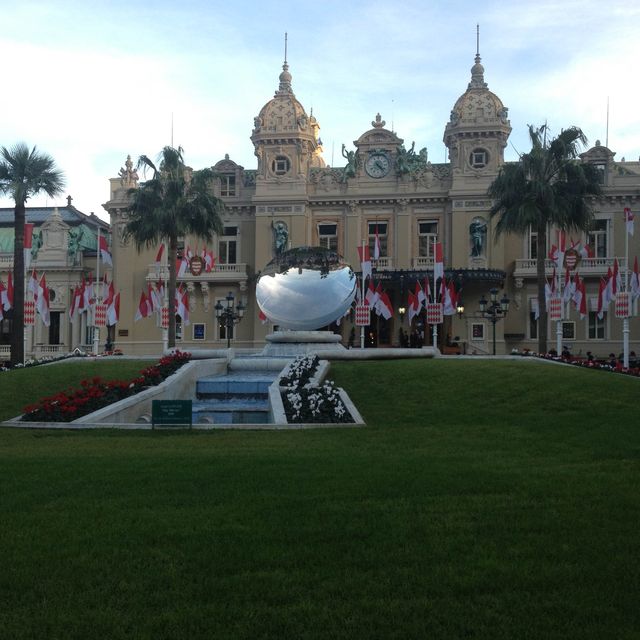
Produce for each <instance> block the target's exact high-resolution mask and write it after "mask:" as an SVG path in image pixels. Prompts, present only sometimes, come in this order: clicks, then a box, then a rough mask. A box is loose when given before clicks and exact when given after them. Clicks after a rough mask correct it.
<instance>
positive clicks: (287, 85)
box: [276, 31, 293, 95]
mask: <svg viewBox="0 0 640 640" xmlns="http://www.w3.org/2000/svg"><path fill="white" fill-rule="evenodd" d="M283 93H293V91H292V90H291V74H290V73H289V65H288V64H287V32H286V31H285V34H284V64H283V65H282V73H281V74H280V87H279V88H278V91H276V95H281V94H283Z"/></svg>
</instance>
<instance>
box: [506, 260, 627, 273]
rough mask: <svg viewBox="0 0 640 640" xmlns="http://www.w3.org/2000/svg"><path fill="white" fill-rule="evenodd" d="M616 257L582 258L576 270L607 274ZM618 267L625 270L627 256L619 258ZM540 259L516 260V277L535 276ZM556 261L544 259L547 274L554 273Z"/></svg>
mask: <svg viewBox="0 0 640 640" xmlns="http://www.w3.org/2000/svg"><path fill="white" fill-rule="evenodd" d="M615 259H616V258H582V260H580V262H579V263H578V264H577V266H576V267H575V268H576V270H577V271H578V272H579V273H580V275H582V276H589V275H591V276H604V275H606V274H607V271H608V269H610V268H611V269H613V262H614V260H615ZM617 260H618V267H619V269H620V270H623V269H625V268H626V266H627V261H626V259H625V258H620V257H618V258H617ZM537 264H538V261H537V260H536V259H535V258H534V259H531V258H527V259H524V260H516V268H515V271H514V273H513V275H514V277H516V278H525V277H535V275H536V266H537ZM554 266H555V262H553V260H548V259H547V260H545V261H544V270H545V274H546V275H547V276H550V275H551V274H552V273H553V268H554Z"/></svg>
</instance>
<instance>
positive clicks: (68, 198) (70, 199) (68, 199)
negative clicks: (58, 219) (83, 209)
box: [67, 196, 73, 207]
mask: <svg viewBox="0 0 640 640" xmlns="http://www.w3.org/2000/svg"><path fill="white" fill-rule="evenodd" d="M72 200H73V198H72V197H71V196H67V207H70V206H71V201H72Z"/></svg>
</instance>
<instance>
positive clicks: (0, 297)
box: [0, 271, 13, 311]
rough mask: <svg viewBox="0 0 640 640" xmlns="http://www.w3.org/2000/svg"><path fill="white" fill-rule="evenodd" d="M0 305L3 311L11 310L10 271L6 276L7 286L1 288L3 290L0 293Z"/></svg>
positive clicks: (11, 285)
mask: <svg viewBox="0 0 640 640" xmlns="http://www.w3.org/2000/svg"><path fill="white" fill-rule="evenodd" d="M0 305H2V308H3V309H4V310H5V311H9V309H12V308H13V275H12V274H11V271H9V274H8V276H7V286H6V287H4V286H3V290H2V292H0Z"/></svg>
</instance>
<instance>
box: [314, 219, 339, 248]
mask: <svg viewBox="0 0 640 640" xmlns="http://www.w3.org/2000/svg"><path fill="white" fill-rule="evenodd" d="M318 244H319V246H321V247H325V249H331V250H332V251H337V250H338V225H337V224H335V223H328V222H326V223H321V224H319V225H318Z"/></svg>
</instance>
